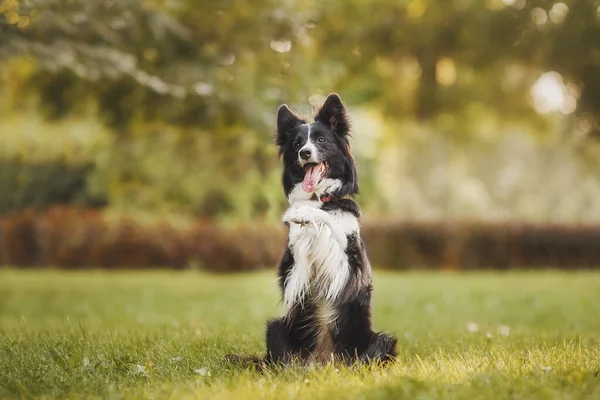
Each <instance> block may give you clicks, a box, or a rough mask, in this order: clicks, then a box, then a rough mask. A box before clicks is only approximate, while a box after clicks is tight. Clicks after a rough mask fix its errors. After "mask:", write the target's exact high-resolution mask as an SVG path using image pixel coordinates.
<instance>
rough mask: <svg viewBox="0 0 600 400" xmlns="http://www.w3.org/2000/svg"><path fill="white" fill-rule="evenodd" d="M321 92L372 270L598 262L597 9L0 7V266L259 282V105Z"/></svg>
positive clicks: (387, 2) (298, 4)
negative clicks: (222, 274) (157, 272)
mask: <svg viewBox="0 0 600 400" xmlns="http://www.w3.org/2000/svg"><path fill="white" fill-rule="evenodd" d="M330 92H337V93H339V94H340V95H341V97H342V99H343V100H344V101H345V103H346V104H347V107H348V110H349V113H350V116H351V118H352V122H353V141H352V149H353V153H354V156H355V159H356V161H357V165H358V170H359V177H360V183H361V194H360V196H359V201H360V204H361V206H362V207H363V212H364V221H365V233H366V234H367V236H368V237H371V238H372V239H371V243H372V245H373V246H374V249H373V253H374V254H375V255H374V257H375V260H376V261H377V264H380V265H382V266H394V267H408V266H411V265H412V264H413V263H416V264H419V263H421V264H427V265H435V266H448V265H452V266H454V267H461V266H464V265H465V263H466V264H469V263H468V262H465V261H464V257H463V256H461V254H463V253H465V251H464V249H465V248H469V246H475V248H476V250H477V251H480V250H481V248H483V247H485V246H488V247H489V248H491V249H492V250H489V251H488V253H489V252H491V253H493V254H495V256H498V255H499V254H502V256H501V257H500V258H502V260H503V261H498V262H496V261H489V258H490V256H489V254H488V253H486V254H488V255H485V256H481V259H482V260H483V261H478V262H476V263H475V264H477V265H483V264H493V265H495V266H498V265H501V266H502V265H506V264H512V263H517V264H519V263H523V262H525V263H527V262H529V263H530V264H531V261H523V260H524V259H523V258H522V257H525V260H529V259H527V258H526V256H525V255H524V254H526V253H527V254H529V253H528V251H531V252H533V253H535V254H538V253H539V254H542V256H541V257H542V258H541V259H540V260H541V261H540V260H538V261H539V263H540V264H548V263H549V264H552V263H559V264H561V263H562V262H563V261H558V260H559V259H560V260H563V259H564V258H565V257H567V256H561V257H563V258H560V257H558V256H556V255H554V256H553V255H548V254H549V253H548V252H549V251H550V252H551V249H553V248H556V246H557V245H556V243H563V242H565V241H568V239H569V238H572V237H575V236H576V237H577V238H578V239H577V240H578V242H577V243H575V244H573V243H568V246H571V247H569V248H568V249H566V250H564V254H579V255H581V254H583V253H585V254H586V255H585V257H584V258H585V259H586V260H587V261H585V263H584V264H589V263H593V262H596V261H597V259H596V257H600V255H598V254H596V253H597V251H596V250H592V247H593V246H592V243H597V241H596V239H593V238H592V237H591V236H590V235H592V234H594V235H599V234H598V232H597V231H596V230H594V229H592V228H590V227H589V226H590V225H593V224H597V223H598V222H600V1H595V0H587V1H564V2H553V1H542V0H485V1H484V0H393V1H392V0H371V1H363V0H344V1H342V0H330V1H310V0H297V1H294V0H288V1H283V2H280V1H273V0H257V1H253V2H235V1H226V0H219V1H201V0H179V1H175V0H165V1H151V0H148V1H142V0H128V1H112V0H106V1H86V0H73V1H69V2H66V1H63V0H28V1H25V0H22V1H19V0H0V213H1V214H2V215H3V217H0V218H1V219H2V222H1V224H2V225H1V229H0V230H1V231H2V232H3V233H1V234H0V238H1V239H2V245H1V246H0V262H1V263H3V264H9V265H15V264H17V265H19V264H23V265H38V264H42V265H56V264H60V265H71V266H80V265H100V266H121V265H126V266H127V265H129V266H130V265H138V264H139V265H146V264H156V265H163V264H165V265H172V266H173V265H174V266H178V267H182V268H183V267H188V266H194V265H204V266H206V265H212V263H213V262H217V261H215V260H217V259H218V260H219V262H222V260H223V259H222V257H221V256H222V255H223V254H224V253H226V254H227V255H228V257H230V258H231V260H230V261H228V263H229V264H227V265H229V267H227V268H230V269H231V268H234V267H233V266H234V265H235V264H243V265H252V266H253V268H254V267H258V266H259V265H263V264H269V265H270V264H272V263H273V262H275V261H276V259H277V257H278V254H279V252H280V250H281V244H282V242H281V240H280V239H281V238H280V237H279V236H277V239H276V240H275V239H272V238H273V235H280V233H281V224H280V222H279V218H280V215H281V214H282V212H283V211H284V209H285V207H286V202H285V199H284V197H283V192H282V189H281V185H280V173H281V168H280V162H279V160H278V158H277V149H276V148H275V146H274V144H273V141H272V137H273V134H274V122H275V112H276V109H277V107H278V106H279V105H280V104H282V103H287V104H289V105H290V106H291V107H292V108H293V109H294V110H296V111H297V112H298V113H300V114H303V115H307V116H310V115H311V114H312V113H313V112H314V110H315V108H316V107H318V106H319V105H320V104H321V102H322V101H323V99H324V98H325V96H326V95H327V94H329V93H330ZM382 223H384V224H385V229H387V230H384V229H383V228H382V225H381V224H382ZM583 225H585V227H582V226H583ZM515 226H517V228H515ZM524 226H526V227H529V228H524ZM457 227H458V228H457ZM473 227H478V228H477V229H479V231H477V232H479V233H477V234H469V232H472V229H475V228H473ZM457 229H458V230H459V231H460V232H462V233H463V234H461V235H456V230H457ZM527 229H530V230H531V232H530V231H528V230H527ZM582 229H583V230H582ZM273 232H274V233H273ZM407 232H408V233H407ZM440 232H442V233H440ZM482 232H483V233H482ZM515 232H516V233H515ZM234 234H235V235H236V237H237V238H239V237H242V238H244V239H242V240H238V241H237V242H238V243H236V244H235V246H238V247H235V248H231V246H232V242H233V241H232V240H230V236H228V235H234ZM261 235H262V236H261ZM369 235H370V236H369ZM394 235H400V236H402V235H404V236H402V238H398V237H397V236H394ZM439 235H442V236H443V238H441V239H440V237H439ZM511 235H512V236H511ZM556 235H559V236H556ZM577 235H579V236H577ZM457 237H458V239H456V238H457ZM465 237H467V239H465ZM482 237H483V239H481V238H482ZM594 237H596V236H594ZM373 238H376V239H377V240H374V239H373ZM507 238H508V239H507ZM367 239H368V238H367ZM380 239H381V240H380ZM478 240H479V242H478ZM511 240H513V241H514V243H518V245H517V244H514V243H513V242H511ZM257 241H258V242H261V243H259V244H258V246H259V249H258V250H256V246H257ZM265 241H266V242H268V243H267V244H264V243H262V242H265ZM472 241H475V242H476V243H479V244H468V245H465V244H464V243H471V242H472ZM481 241H483V242H485V243H486V245H485V246H484V245H482V244H481V243H480V242H481ZM374 242H376V243H374ZM404 242H406V243H410V245H406V246H407V247H406V246H405V247H403V245H400V244H399V243H404ZM98 243H101V244H98ZM381 243H384V244H385V246H387V248H384V247H383V246H384V245H383V244H381ZM448 243H451V244H448ZM511 243H512V244H511ZM524 243H525V244H524ZM527 243H529V244H531V243H534V244H533V245H532V246H533V247H532V248H533V250H531V249H530V248H529V247H527ZM380 244H381V246H380V247H382V248H381V249H377V246H378V245H380ZM261 246H262V247H261ZM511 246H512V247H511ZM515 246H516V247H519V246H520V247H519V249H521V250H519V251H517V252H516V253H514V252H513V253H510V254H508V253H509V250H507V249H509V248H510V249H513V250H514V248H515ZM536 246H537V247H536ZM572 246H575V247H572ZM578 246H579V247H578ZM582 246H583V247H582ZM586 246H587V247H586ZM266 247H268V248H266ZM525 247H527V248H528V249H530V250H523V249H525ZM392 248H394V249H396V248H397V249H400V250H397V251H398V252H399V253H398V254H400V253H401V254H402V255H403V257H404V258H402V260H404V261H398V254H397V253H393V255H391V253H390V252H391V249H392ZM407 249H408V250H407ZM415 249H416V250H415ZM549 249H550V250H549ZM513 250H510V251H513ZM481 251H483V250H481ZM486 251H487V250H486ZM561 251H562V250H561ZM484 252H485V251H484ZM536 252H537V253H536ZM255 253H259V254H255ZM416 253H418V254H421V256H419V257H416V258H414V257H413V256H412V255H411V254H416ZM467 253H468V251H467ZM504 253H506V254H504ZM265 254H267V255H265ZM423 254H425V255H423ZM507 254H508V255H507ZM515 254H517V255H515ZM552 254H554V253H552ZM561 254H563V253H561ZM513 256H514V257H513ZM253 257H254V258H253ZM427 257H430V258H427ZM515 257H516V258H515ZM519 257H521V258H519ZM568 257H570V256H568ZM586 257H587V258H586ZM496 258H497V257H496ZM415 260H417V261H415ZM515 260H516V261H515ZM590 260H591V261H590ZM567 264H569V263H568V262H567Z"/></svg>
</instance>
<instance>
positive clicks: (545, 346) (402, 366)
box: [0, 270, 600, 399]
mask: <svg viewBox="0 0 600 400" xmlns="http://www.w3.org/2000/svg"><path fill="white" fill-rule="evenodd" d="M374 283H375V292H374V303H373V317H374V323H375V326H376V328H378V329H383V330H386V331H391V332H395V333H396V334H397V336H398V338H399V358H398V361H397V363H395V364H393V365H391V366H389V367H388V368H383V369H382V368H362V369H360V370H349V369H341V370H336V369H335V368H332V367H322V368H316V369H309V370H304V369H302V368H292V369H287V370H281V371H272V372H268V373H266V374H264V375H261V374H259V373H257V372H253V371H247V370H242V369H239V368H236V367H232V366H230V365H226V364H224V363H223V362H222V356H223V355H224V354H226V353H229V352H239V353H248V354H258V353H262V352H263V351H264V343H263V336H264V333H263V332H264V325H265V320H266V319H267V318H270V317H272V316H275V315H277V313H278V294H277V291H276V286H275V279H274V274H273V272H267V273H258V274H252V275H229V276H214V275H208V274H203V273H192V272H185V273H174V272H137V273H136V272H114V273H107V272H71V273H67V272H53V271H14V270H4V271H2V270H0V398H11V397H46V398H82V397H102V398H157V399H166V398H173V399H185V398H220V399H236V398H239V399H253V398H261V399H269V398H272V399H288V398H298V399H334V398H335V399H337V398H347V399H375V398H381V399H384V398H405V399H435V398H443V399H459V398H460V399H516V398H526V399H580V398H589V399H598V398H600V350H599V345H600V274H598V273H591V272H579V273H564V272H543V273H533V272H518V273H517V272H515V273H508V274H502V273H478V274H466V273H464V274H443V273H406V274H399V273H388V272H385V273H384V272H377V273H376V274H375V282H374ZM209 374H210V375H209Z"/></svg>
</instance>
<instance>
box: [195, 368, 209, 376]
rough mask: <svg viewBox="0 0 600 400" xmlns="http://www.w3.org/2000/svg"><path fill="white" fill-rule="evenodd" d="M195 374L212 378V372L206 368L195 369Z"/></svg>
mask: <svg viewBox="0 0 600 400" xmlns="http://www.w3.org/2000/svg"><path fill="white" fill-rule="evenodd" d="M194 372H195V373H197V374H198V375H200V376H210V371H209V370H207V369H206V368H198V369H195V370H194Z"/></svg>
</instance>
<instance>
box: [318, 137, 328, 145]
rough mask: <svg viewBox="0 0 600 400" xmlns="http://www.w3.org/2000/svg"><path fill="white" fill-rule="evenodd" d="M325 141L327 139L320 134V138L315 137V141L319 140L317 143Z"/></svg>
mask: <svg viewBox="0 0 600 400" xmlns="http://www.w3.org/2000/svg"><path fill="white" fill-rule="evenodd" d="M326 141H327V140H326V139H325V138H324V137H323V136H321V137H320V138H318V139H317V142H319V143H325V142H326Z"/></svg>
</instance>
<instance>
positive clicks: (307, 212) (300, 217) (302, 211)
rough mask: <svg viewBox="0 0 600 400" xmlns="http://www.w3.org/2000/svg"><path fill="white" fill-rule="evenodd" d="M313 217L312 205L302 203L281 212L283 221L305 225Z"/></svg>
mask: <svg viewBox="0 0 600 400" xmlns="http://www.w3.org/2000/svg"><path fill="white" fill-rule="evenodd" d="M313 217H314V209H313V208H312V207H309V206H306V205H302V206H298V207H291V208H289V209H288V210H287V211H286V212H285V214H283V222H286V223H288V224H289V223H294V224H298V225H302V226H306V225H308V224H310V223H311V222H312V221H313Z"/></svg>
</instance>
